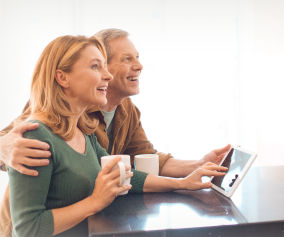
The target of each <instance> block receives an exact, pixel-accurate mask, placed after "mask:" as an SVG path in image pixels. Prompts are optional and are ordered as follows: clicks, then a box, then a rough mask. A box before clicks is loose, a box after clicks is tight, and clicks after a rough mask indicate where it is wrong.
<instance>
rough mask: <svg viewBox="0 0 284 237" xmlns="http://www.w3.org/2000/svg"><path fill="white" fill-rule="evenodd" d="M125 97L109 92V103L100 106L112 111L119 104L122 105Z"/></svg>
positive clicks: (104, 109)
mask: <svg viewBox="0 0 284 237" xmlns="http://www.w3.org/2000/svg"><path fill="white" fill-rule="evenodd" d="M124 99H125V98H119V97H113V96H111V93H110V94H107V103H106V104H105V105H103V106H101V107H100V108H101V109H102V110H103V111H106V112H111V111H113V110H115V108H116V107H117V106H118V105H120V104H121V103H122V101H123V100H124Z"/></svg>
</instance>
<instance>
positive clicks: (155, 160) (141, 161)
mask: <svg viewBox="0 0 284 237" xmlns="http://www.w3.org/2000/svg"><path fill="white" fill-rule="evenodd" d="M134 161H135V169H136V170H139V171H143V172H145V173H148V174H154V175H159V155H158V154H141V155H136V156H135V157H134Z"/></svg>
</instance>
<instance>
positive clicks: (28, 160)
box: [0, 123, 51, 176]
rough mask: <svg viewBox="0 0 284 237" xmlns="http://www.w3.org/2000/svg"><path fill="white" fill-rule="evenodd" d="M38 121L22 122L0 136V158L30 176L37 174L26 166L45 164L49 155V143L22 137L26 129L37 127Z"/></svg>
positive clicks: (47, 162)
mask: <svg viewBox="0 0 284 237" xmlns="http://www.w3.org/2000/svg"><path fill="white" fill-rule="evenodd" d="M37 127H38V123H22V124H20V125H19V126H17V127H15V128H13V129H12V130H11V131H10V132H9V133H7V134H6V135H4V136H2V137H0V160H1V161H3V162H4V163H5V164H6V166H10V167H12V168H13V169H15V170H17V171H18V172H20V173H22V174H26V175H30V176H37V175H38V172H37V171H36V170H33V169H30V168H27V166H29V167H36V166H46V165H48V164H49V160H48V159H36V158H49V157H50V156H51V153H50V151H49V150H48V149H49V145H48V144H47V143H45V142H41V141H38V140H34V139H27V138H24V137H23V133H24V132H26V131H30V130H34V129H37Z"/></svg>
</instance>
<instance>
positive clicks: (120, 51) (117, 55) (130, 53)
mask: <svg viewBox="0 0 284 237" xmlns="http://www.w3.org/2000/svg"><path fill="white" fill-rule="evenodd" d="M109 46H110V48H111V52H112V58H111V60H110V62H109V63H108V70H109V72H110V73H111V74H112V75H113V80H112V81H111V82H110V83H109V87H108V92H109V93H111V95H112V96H114V97H119V98H124V97H128V96H131V95H136V94H138V93H139V76H140V73H141V70H142V68H143V66H142V65H141V63H140V62H139V53H138V52H137V50H136V48H135V46H134V45H133V44H132V42H131V41H130V40H129V39H127V38H126V37H121V38H117V39H114V40H111V41H110V42H109Z"/></svg>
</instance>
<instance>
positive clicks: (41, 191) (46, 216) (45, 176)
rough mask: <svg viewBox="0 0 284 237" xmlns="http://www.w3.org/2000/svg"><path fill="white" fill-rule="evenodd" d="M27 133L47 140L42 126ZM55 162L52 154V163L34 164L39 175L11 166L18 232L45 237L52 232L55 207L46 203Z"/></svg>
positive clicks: (12, 215) (13, 217) (15, 229)
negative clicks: (33, 175) (25, 172)
mask: <svg viewBox="0 0 284 237" xmlns="http://www.w3.org/2000/svg"><path fill="white" fill-rule="evenodd" d="M25 137H28V138H35V139H38V140H44V139H42V137H43V135H41V134H40V131H39V129H37V130H35V131H30V132H27V133H26V134H25ZM45 141H46V140H45ZM46 142H48V141H46ZM51 147H52V146H51ZM53 164H54V158H53V157H51V159H50V163H49V165H48V166H44V167H34V168H35V169H36V170H38V172H39V175H38V176H37V177H32V176H28V175H23V174H21V173H19V172H17V171H16V170H14V169H12V168H10V167H8V175H9V183H10V202H11V204H10V206H11V217H12V223H13V234H15V236H21V237H26V236H27V237H37V236H41V237H43V236H51V235H52V233H53V229H54V223H53V215H52V213H51V210H47V209H46V206H45V203H46V200H47V195H48V190H49V186H50V182H51V176H52V171H53Z"/></svg>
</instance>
